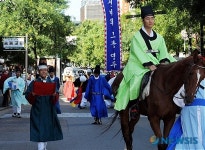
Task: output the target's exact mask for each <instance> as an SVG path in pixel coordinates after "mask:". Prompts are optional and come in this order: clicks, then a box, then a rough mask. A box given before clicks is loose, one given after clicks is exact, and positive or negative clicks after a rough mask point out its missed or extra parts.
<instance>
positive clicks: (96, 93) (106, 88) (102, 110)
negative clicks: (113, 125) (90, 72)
mask: <svg viewBox="0 0 205 150" xmlns="http://www.w3.org/2000/svg"><path fill="white" fill-rule="evenodd" d="M111 95H112V91H111V87H110V85H109V84H108V82H107V81H106V79H105V78H104V77H102V76H100V67H99V66H98V65H97V66H96V67H95V70H94V76H91V77H90V78H89V80H88V85H87V88H86V91H85V98H86V99H87V100H88V101H89V102H90V112H91V115H92V116H93V117H94V120H95V121H94V122H93V123H92V124H102V121H101V118H102V117H107V116H108V114H107V108H106V105H105V102H104V96H107V97H110V98H111V97H112V96H111Z"/></svg>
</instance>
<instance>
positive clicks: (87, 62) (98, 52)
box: [69, 20, 105, 68]
mask: <svg viewBox="0 0 205 150" xmlns="http://www.w3.org/2000/svg"><path fill="white" fill-rule="evenodd" d="M73 34H74V35H77V37H78V38H77V49H76V51H75V52H74V53H73V55H72V56H70V57H69V59H70V60H71V61H73V62H75V63H76V64H77V65H78V66H89V67H95V65H96V64H100V65H101V67H102V68H103V67H104V61H105V60H104V53H105V52H104V24H103V22H100V21H90V20H86V21H84V22H83V23H82V24H80V25H79V26H78V27H77V28H76V31H75V32H74V33H73Z"/></svg>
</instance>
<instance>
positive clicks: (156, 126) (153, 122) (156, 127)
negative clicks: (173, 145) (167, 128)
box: [148, 115, 164, 150]
mask: <svg viewBox="0 0 205 150" xmlns="http://www.w3.org/2000/svg"><path fill="white" fill-rule="evenodd" d="M148 119H149V122H150V126H151V128H152V130H153V132H154V134H155V136H156V138H159V142H160V139H162V132H161V129H160V118H159V117H158V116H153V115H152V116H149V117H148ZM158 150H164V149H163V148H162V146H161V144H158Z"/></svg>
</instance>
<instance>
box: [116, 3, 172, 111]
mask: <svg viewBox="0 0 205 150" xmlns="http://www.w3.org/2000/svg"><path fill="white" fill-rule="evenodd" d="M141 18H142V22H143V26H142V28H141V29H140V30H139V31H138V32H137V33H136V34H135V35H134V37H133V38H132V40H131V47H130V56H129V60H128V63H127V64H126V66H125V68H124V70H123V75H124V78H123V79H122V81H121V83H120V86H119V88H118V91H117V95H116V103H115V109H116V110H117V111H120V110H124V109H125V108H126V107H127V105H128V103H129V101H130V100H135V99H137V98H138V96H139V92H140V85H141V80H142V78H143V76H144V74H145V73H146V72H148V71H150V70H151V71H154V70H155V69H156V68H157V67H156V65H158V64H160V63H167V62H168V63H170V62H174V61H176V60H175V59H174V58H173V57H172V56H170V55H169V53H168V51H167V47H166V44H165V41H164V38H163V37H162V36H161V35H160V34H158V33H156V32H155V31H153V30H152V27H153V26H154V12H153V10H152V8H151V7H150V6H144V7H142V8H141Z"/></svg>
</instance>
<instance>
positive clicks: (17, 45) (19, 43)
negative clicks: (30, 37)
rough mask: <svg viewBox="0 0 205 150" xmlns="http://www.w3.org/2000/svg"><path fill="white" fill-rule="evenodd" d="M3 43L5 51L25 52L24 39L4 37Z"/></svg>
mask: <svg viewBox="0 0 205 150" xmlns="http://www.w3.org/2000/svg"><path fill="white" fill-rule="evenodd" d="M2 43H3V44H2V45H3V50H4V51H16V50H25V39H24V37H3V38H2Z"/></svg>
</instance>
